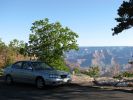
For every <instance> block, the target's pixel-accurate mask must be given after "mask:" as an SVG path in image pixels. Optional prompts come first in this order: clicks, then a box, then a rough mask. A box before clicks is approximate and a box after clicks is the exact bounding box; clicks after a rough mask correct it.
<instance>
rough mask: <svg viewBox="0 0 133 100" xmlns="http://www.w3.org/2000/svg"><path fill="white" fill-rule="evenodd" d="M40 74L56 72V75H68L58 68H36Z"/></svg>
mask: <svg viewBox="0 0 133 100" xmlns="http://www.w3.org/2000/svg"><path fill="white" fill-rule="evenodd" d="M37 72H38V73H40V74H56V75H68V74H69V73H68V72H65V71H59V70H38V71H37Z"/></svg>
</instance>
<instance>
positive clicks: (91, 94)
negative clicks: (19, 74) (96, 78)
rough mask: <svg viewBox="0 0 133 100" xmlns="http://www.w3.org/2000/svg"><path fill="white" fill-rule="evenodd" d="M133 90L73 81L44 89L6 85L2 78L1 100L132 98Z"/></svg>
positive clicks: (107, 99)
mask: <svg viewBox="0 0 133 100" xmlns="http://www.w3.org/2000/svg"><path fill="white" fill-rule="evenodd" d="M132 97H133V90H125V89H113V88H110V89H109V88H101V87H96V86H91V85H90V84H89V85H87V84H81V83H74V82H73V83H72V84H70V85H62V86H56V87H50V86H49V87H45V88H44V89H42V90H39V89H37V88H36V87H35V86H34V85H30V84H20V83H15V84H13V85H6V84H5V83H4V81H3V79H2V78H0V100H47V99H50V100H132Z"/></svg>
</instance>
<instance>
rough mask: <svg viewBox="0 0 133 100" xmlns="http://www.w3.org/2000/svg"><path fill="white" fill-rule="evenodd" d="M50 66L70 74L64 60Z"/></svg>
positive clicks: (55, 61) (58, 60)
mask: <svg viewBox="0 0 133 100" xmlns="http://www.w3.org/2000/svg"><path fill="white" fill-rule="evenodd" d="M50 66H52V67H53V68H55V69H56V70H62V71H66V72H70V69H69V68H68V67H67V66H66V64H65V62H64V60H63V59H62V60H60V59H57V60H54V62H52V63H50Z"/></svg>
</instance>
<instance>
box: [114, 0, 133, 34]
mask: <svg viewBox="0 0 133 100" xmlns="http://www.w3.org/2000/svg"><path fill="white" fill-rule="evenodd" d="M118 15H119V18H116V19H115V20H116V21H117V22H118V25H117V26H116V27H114V28H113V29H112V30H113V31H114V33H113V35H115V34H118V33H120V32H122V31H123V30H126V29H129V28H131V27H132V26H133V0H129V1H123V3H122V4H121V6H120V7H119V9H118Z"/></svg>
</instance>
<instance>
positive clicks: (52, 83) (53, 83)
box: [45, 78, 71, 86]
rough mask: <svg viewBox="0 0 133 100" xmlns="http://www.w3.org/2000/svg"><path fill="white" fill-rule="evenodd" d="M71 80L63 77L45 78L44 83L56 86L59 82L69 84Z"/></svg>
mask: <svg viewBox="0 0 133 100" xmlns="http://www.w3.org/2000/svg"><path fill="white" fill-rule="evenodd" d="M70 82H71V78H63V79H52V78H51V79H46V80H45V85H52V86H57V85H61V84H69V83H70Z"/></svg>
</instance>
